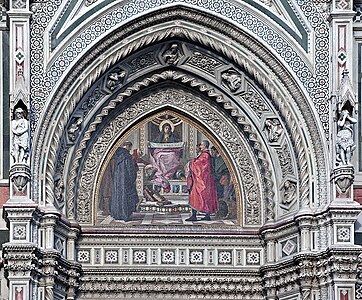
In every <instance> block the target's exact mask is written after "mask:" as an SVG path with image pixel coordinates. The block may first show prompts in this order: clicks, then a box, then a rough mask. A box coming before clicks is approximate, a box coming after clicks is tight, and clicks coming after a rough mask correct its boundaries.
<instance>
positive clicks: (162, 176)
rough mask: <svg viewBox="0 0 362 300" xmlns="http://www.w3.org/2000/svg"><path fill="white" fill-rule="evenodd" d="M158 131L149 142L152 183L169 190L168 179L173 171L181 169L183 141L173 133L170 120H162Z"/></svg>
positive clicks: (172, 125) (171, 176)
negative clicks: (155, 136) (153, 171)
mask: <svg viewBox="0 0 362 300" xmlns="http://www.w3.org/2000/svg"><path fill="white" fill-rule="evenodd" d="M159 129H160V133H159V135H158V136H157V138H156V139H155V141H154V142H150V143H149V151H150V161H151V164H152V167H153V168H154V169H155V170H156V172H155V174H154V176H153V179H152V183H153V184H155V185H158V186H161V187H163V189H164V191H166V192H167V191H169V189H170V184H169V180H170V179H172V178H173V175H174V174H175V172H176V171H177V170H179V169H181V168H182V167H181V164H180V157H181V155H182V151H183V147H184V143H183V142H179V138H178V137H177V135H176V134H175V133H174V124H173V123H172V122H171V121H170V120H164V121H163V122H161V123H160V125H159Z"/></svg>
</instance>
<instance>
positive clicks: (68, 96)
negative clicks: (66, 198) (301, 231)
mask: <svg viewBox="0 0 362 300" xmlns="http://www.w3.org/2000/svg"><path fill="white" fill-rule="evenodd" d="M180 11H181V12H183V11H184V9H180V10H179V13H180ZM177 16H178V18H179V19H180V21H179V22H168V23H163V24H161V25H162V26H160V25H155V24H157V23H159V22H160V21H161V22H162V20H164V19H167V18H169V17H170V13H159V15H157V16H150V17H149V18H147V17H144V18H143V19H142V20H138V21H136V22H134V23H132V24H130V26H129V27H128V28H127V29H124V30H123V31H120V32H117V33H114V37H113V38H110V41H107V42H105V41H103V44H100V45H99V46H98V47H96V48H94V49H92V50H91V51H90V52H89V53H88V54H87V55H86V57H85V58H83V59H82V63H80V64H79V65H78V66H77V67H76V68H75V69H74V70H73V71H72V72H71V73H70V74H69V76H68V80H66V81H65V82H63V83H61V88H60V89H59V91H58V92H57V93H56V95H55V96H54V101H53V105H52V107H50V108H49V110H48V112H47V113H46V114H45V122H44V128H46V129H44V130H45V131H43V132H40V135H39V137H38V138H36V140H37V143H38V144H44V145H49V148H48V150H47V151H46V154H45V155H44V154H43V152H39V151H40V150H41V149H37V151H35V152H36V153H35V164H34V165H35V168H39V171H40V168H41V164H40V161H42V160H44V161H46V165H45V168H44V170H43V172H42V173H45V178H46V183H45V187H46V200H47V202H48V203H49V204H50V203H52V201H53V199H54V166H55V162H56V159H57V152H58V147H59V141H60V139H61V136H62V134H63V131H64V128H65V125H66V124H67V122H68V121H69V117H70V115H71V114H72V112H73V111H74V109H75V107H76V105H77V103H78V102H79V100H80V99H81V98H82V96H83V95H84V94H85V92H86V91H87V90H88V89H89V88H90V86H91V85H92V84H93V83H94V82H95V81H96V80H97V79H98V78H99V77H100V76H101V75H102V74H104V72H105V71H106V70H108V69H109V68H110V67H111V66H113V65H114V64H115V63H116V62H119V61H120V60H121V59H122V58H124V57H126V56H128V55H129V54H131V53H134V52H136V51H138V49H140V48H142V47H145V46H146V45H150V44H152V43H155V42H157V41H161V40H165V39H168V38H170V37H181V38H184V39H188V40H191V41H194V42H197V43H199V44H201V45H203V46H207V47H209V48H211V49H213V51H215V52H217V53H219V54H221V55H224V56H225V57H227V58H229V59H230V60H232V61H233V62H234V63H235V64H236V65H237V66H239V67H240V68H242V69H244V70H245V72H246V73H247V74H248V75H249V76H250V77H252V78H253V79H254V80H255V81H256V82H257V83H258V84H259V85H260V86H262V87H263V90H264V91H265V92H266V94H268V95H269V97H270V98H271V100H272V101H273V102H274V105H275V107H277V109H278V110H279V112H280V114H281V115H282V117H283V119H284V120H285V122H286V123H287V125H288V128H289V130H290V136H291V139H292V140H293V143H294V147H295V151H296V153H297V157H298V164H299V174H300V176H299V177H300V191H301V202H302V203H303V206H308V204H309V198H310V195H309V188H310V176H311V174H312V170H311V168H312V165H311V164H313V163H311V164H309V160H310V161H314V159H313V158H312V157H310V158H308V157H307V153H306V149H308V148H310V150H311V153H314V154H315V155H316V157H315V162H316V166H315V169H314V170H315V172H316V173H318V174H317V175H319V176H316V178H318V179H319V182H318V183H319V184H318V188H317V192H318V196H319V197H320V200H321V201H326V190H325V186H324V189H323V188H321V186H322V185H325V182H326V180H325V175H324V174H327V172H326V169H325V168H326V163H325V158H324V156H323V152H322V151H318V150H316V149H318V147H319V148H320V145H323V146H324V145H325V143H324V142H323V139H322V138H321V134H320V130H319V131H318V129H319V127H320V126H318V122H317V121H316V118H315V117H314V113H313V110H312V109H311V107H310V104H309V103H308V100H307V99H306V97H305V96H304V94H303V93H302V92H301V89H300V88H299V87H298V85H297V84H296V82H295V81H294V79H293V78H292V76H291V75H290V74H289V73H288V72H287V71H286V70H285V68H284V67H283V65H282V64H281V63H280V62H278V61H277V60H276V59H275V58H274V57H273V56H272V55H271V54H270V52H268V51H267V50H266V49H264V47H263V46H262V45H261V44H259V43H258V42H257V41H256V40H254V39H253V38H252V37H250V36H247V35H246V34H245V33H243V32H241V31H239V30H238V29H237V28H235V27H233V26H230V25H229V24H227V23H225V22H223V21H220V20H215V19H213V18H211V17H210V16H205V15H201V14H200V15H196V14H193V15H192V17H191V18H190V12H187V11H186V14H185V17H184V16H183V15H182V14H180V15H177ZM183 19H186V21H188V22H192V23H193V24H192V26H191V25H189V24H187V23H184V22H183ZM200 24H201V25H200ZM152 25H153V26H152ZM146 26H147V27H148V30H145V31H142V30H141V29H142V28H144V27H146ZM136 28H137V29H138V32H136V33H134V31H136ZM195 28H197V29H195ZM206 28H207V29H206ZM131 33H133V36H132V38H131V37H128V38H127V40H125V37H126V36H127V35H129V34H131ZM122 40H123V42H122ZM225 41H229V43H225ZM115 42H117V43H118V44H117V46H116V47H114V48H111V49H108V52H110V54H109V55H108V56H106V57H105V58H104V57H102V58H104V59H103V60H101V61H98V60H96V61H95V58H97V57H101V55H103V56H104V55H106V50H107V48H109V47H110V45H111V43H115ZM242 49H243V50H242ZM250 50H253V53H254V59H252V60H250V57H248V55H247V54H248V51H250ZM245 52H247V53H245ZM91 61H94V63H91ZM87 64H89V67H88V69H87V70H86V71H83V68H84V67H85V66H86V65H87ZM259 65H263V68H264V69H261V68H260V67H259ZM75 78H80V79H81V82H76V83H75V84H74V81H75ZM271 78H274V79H275V80H272V79H271ZM152 80H154V79H153V78H150V79H149V82H145V83H144V84H145V85H147V84H149V83H151V82H152ZM134 88H135V89H137V87H134ZM282 90H284V91H285V92H282ZM125 92H126V93H129V91H125ZM288 94H289V95H293V98H294V100H295V102H294V103H295V104H297V107H298V108H299V109H300V111H299V109H298V108H297V107H292V104H289V103H287V102H288V101H287V99H288V100H289V101H292V98H291V96H287V95H288ZM61 99H64V100H66V101H64V105H61V104H60V103H61V102H60V100H61ZM113 105H115V104H114V103H110V108H112V106H113ZM56 107H58V110H57V111H56ZM229 109H230V110H232V111H233V112H232V113H233V114H237V111H236V110H235V108H233V107H231V108H229ZM234 110H235V111H234ZM53 117H54V120H53V122H54V124H55V126H54V127H50V126H49V127H48V125H49V122H50V120H51V119H52V118H53ZM298 118H299V120H298ZM47 120H48V121H47ZM300 120H302V121H300ZM92 126H94V125H92ZM49 128H50V129H49ZM302 128H303V129H302ZM311 129H312V130H311ZM301 130H303V134H302V133H301ZM316 130H317V131H318V132H319V134H313V135H311V134H310V133H309V132H311V131H314V132H316ZM78 155H79V154H78ZM72 172H74V169H73V170H72ZM35 173H36V172H35ZM39 173H40V172H39ZM72 176H75V174H74V173H72Z"/></svg>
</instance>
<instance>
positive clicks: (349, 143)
mask: <svg viewBox="0 0 362 300" xmlns="http://www.w3.org/2000/svg"><path fill="white" fill-rule="evenodd" d="M355 123H357V120H356V119H355V118H353V117H351V116H350V113H349V111H348V110H347V109H344V110H342V112H341V113H340V115H339V119H338V121H337V128H338V131H337V139H336V152H337V162H339V164H340V165H350V164H351V158H352V153H353V151H354V149H355V148H356V145H355V143H354V140H353V128H352V127H353V124H355Z"/></svg>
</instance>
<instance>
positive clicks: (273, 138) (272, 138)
mask: <svg viewBox="0 0 362 300" xmlns="http://www.w3.org/2000/svg"><path fill="white" fill-rule="evenodd" d="M265 129H266V131H267V137H268V140H269V142H271V143H273V142H277V141H278V140H279V138H280V135H281V134H282V132H283V127H282V125H281V124H280V122H279V120H278V119H269V120H266V121H265Z"/></svg>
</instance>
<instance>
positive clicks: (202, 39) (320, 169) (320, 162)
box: [35, 17, 325, 204]
mask: <svg viewBox="0 0 362 300" xmlns="http://www.w3.org/2000/svg"><path fill="white" fill-rule="evenodd" d="M203 18H204V17H203ZM229 32H230V33H231V34H234V33H235V32H234V31H233V30H231V31H230V30H229ZM155 33H156V32H154V33H153V37H154V38H155V39H153V41H156V40H157V37H156V36H155ZM169 33H170V32H169ZM180 33H182V35H184V34H186V36H187V37H188V38H191V39H193V35H190V32H188V31H183V32H182V31H177V34H180ZM166 35H168V33H167V34H166ZM118 36H119V35H117V37H118ZM164 36H165V35H164ZM194 37H195V38H196V36H194ZM208 39H209V38H206V36H205V35H204V36H203V37H201V36H198V37H197V38H196V40H198V41H199V42H204V43H208V44H209V45H210V46H212V47H214V45H215V44H214V42H212V40H210V39H209V41H207V40H208ZM248 43H254V42H253V41H252V40H248ZM249 46H250V47H251V45H248V46H247V47H248V48H249ZM102 47H107V43H105V44H103V45H102ZM102 47H101V48H102ZM253 47H254V46H253ZM101 48H98V49H97V51H100V50H101ZM324 48H325V47H324ZM128 49H130V50H131V49H132V50H131V51H134V50H135V49H136V48H135V47H134V46H132V47H130V48H128ZM219 49H220V50H221V51H222V52H223V53H225V54H227V56H230V54H231V53H229V52H228V51H226V52H225V50H224V49H222V48H219ZM254 49H256V48H255V47H254ZM125 53H129V50H126V51H125V52H124V51H122V53H121V52H119V53H118V54H117V58H116V60H119V59H120V58H121V57H122V56H123V55H124V54H125ZM232 57H234V58H235V59H237V60H238V63H241V65H243V64H244V63H242V61H241V60H240V59H239V58H238V57H237V56H235V55H232ZM264 59H266V57H265V56H263V61H264ZM269 61H270V60H269ZM86 62H87V60H85V61H84V63H86ZM110 62H111V60H107V64H106V65H108V66H109V63H110ZM80 67H81V65H79V66H77V68H76V69H75V71H76V72H78V71H77V70H80V69H81V68H80ZM250 67H251V66H248V68H247V70H251V69H250ZM98 74H100V73H99V72H98ZM254 74H256V73H254ZM278 74H281V70H280V69H279V70H278ZM280 76H282V75H280ZM69 78H72V76H70V77H69ZM255 78H257V80H260V79H261V77H260V73H259V74H258V75H257V76H255ZM283 78H284V79H283V80H285V79H286V78H288V76H284V77H283ZM70 82H71V81H69V82H68V83H65V84H64V85H63V86H62V90H63V88H65V87H66V86H67V85H68V84H69V83H70ZM92 82H93V80H92V79H91V80H89V81H88V84H91V83H92ZM261 84H262V86H264V87H265V88H267V89H268V88H270V87H269V86H268V85H265V84H263V83H261ZM286 86H287V87H288V86H289V87H290V88H291V87H292V86H290V84H286ZM83 88H86V87H83ZM292 89H293V91H292V92H293V94H294V95H297V94H298V93H299V92H298V91H297V89H295V88H292ZM62 90H60V91H59V93H60V94H59V93H58V95H61V94H62ZM63 91H65V89H64V90H63ZM270 95H272V97H274V95H275V91H270ZM319 95H321V94H319ZM57 97H58V96H57ZM295 99H298V101H300V100H301V99H304V97H303V96H302V97H299V96H296V98H295ZM74 101H77V100H76V99H73V100H72V102H71V103H73V105H74V104H75V103H76V102H74ZM53 103H57V100H55V101H54V102H53ZM307 106H308V105H304V107H303V110H304V109H307V110H308V108H307ZM281 109H282V110H283V109H284V108H283V106H282V107H281ZM51 110H52V109H51ZM51 110H50V111H51ZM50 111H49V112H50ZM68 112H69V110H68ZM47 115H48V117H50V116H51V115H52V114H51V113H50V114H47ZM48 117H47V118H48ZM305 117H306V118H307V119H308V118H312V119H313V117H312V114H305ZM286 119H288V120H290V116H288V117H287V118H286ZM44 122H45V123H44V124H46V123H47V122H48V121H47V120H44ZM306 123H307V124H314V121H312V120H311V119H310V122H309V121H307V122H306ZM45 126H46V125H45ZM57 128H62V126H59V127H58V126H57ZM42 136H44V135H43V133H40V135H39V138H40V140H41V139H42ZM291 136H294V131H292V132H291ZM317 136H318V135H315V134H313V135H311V138H312V139H314V140H315V143H314V144H315V145H317V144H318V145H319V144H320V143H319V142H316V139H318V137H317ZM295 145H296V146H297V148H298V147H299V145H302V144H301V142H300V141H297V142H296V143H295ZM310 146H311V145H310ZM319 148H320V147H319V146H318V147H316V149H314V150H313V151H315V153H316V154H317V157H318V159H317V162H318V166H319V167H318V168H317V169H318V172H320V174H319V175H318V176H317V178H321V180H322V179H323V174H324V173H323V168H324V167H323V165H324V159H323V154H322V151H321V149H319ZM299 150H300V149H299ZM299 150H298V151H299ZM35 152H37V151H35ZM55 153H56V152H55ZM55 153H53V150H51V153H50V158H51V157H53V156H54V154H55ZM301 155H302V156H304V155H305V153H301ZM299 156H300V155H299ZM39 157H40V156H39V153H38V154H35V165H38V163H39ZM300 158H302V157H300ZM302 159H303V158H302ZM305 170H306V168H305V167H302V168H301V171H302V173H303V176H302V186H304V187H305V188H304V190H305V191H308V190H309V183H308V180H306V179H307V177H306V176H305V174H306V173H305ZM48 181H49V182H50V184H52V179H51V178H49V177H47V182H48ZM36 184H38V182H37V181H36ZM319 189H320V187H319V185H318V186H317V191H318V194H319V195H321V196H320V197H321V198H323V199H324V200H322V199H321V200H319V202H321V203H322V202H324V201H325V194H324V192H323V190H324V189H320V190H319ZM319 192H320V193H319ZM35 198H37V196H36V195H35ZM302 198H303V199H304V201H303V203H304V204H308V203H309V195H308V194H306V193H302ZM47 199H49V200H50V201H53V200H52V199H53V196H51V194H50V195H49V197H48V198H47Z"/></svg>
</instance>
